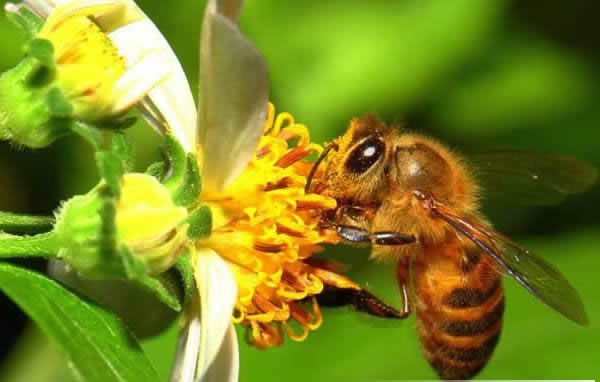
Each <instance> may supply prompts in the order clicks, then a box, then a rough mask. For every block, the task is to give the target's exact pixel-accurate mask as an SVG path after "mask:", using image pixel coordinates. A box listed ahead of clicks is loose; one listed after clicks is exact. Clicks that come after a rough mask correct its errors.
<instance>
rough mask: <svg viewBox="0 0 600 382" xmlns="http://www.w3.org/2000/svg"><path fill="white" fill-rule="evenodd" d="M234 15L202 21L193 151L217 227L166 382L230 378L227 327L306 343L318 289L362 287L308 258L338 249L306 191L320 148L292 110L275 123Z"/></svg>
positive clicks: (324, 203) (321, 202)
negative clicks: (327, 246) (311, 159)
mask: <svg viewBox="0 0 600 382" xmlns="http://www.w3.org/2000/svg"><path fill="white" fill-rule="evenodd" d="M240 9H241V2H240V1H238V2H236V1H233V2H232V1H217V0H213V1H209V2H208V4H207V6H206V10H205V14H204V21H203V26H202V37H201V43H200V95H199V107H198V129H197V131H198V136H197V144H198V156H199V162H200V165H201V168H202V180H203V182H202V183H203V190H202V195H201V200H200V202H201V203H204V204H206V205H208V206H210V208H211V211H212V217H213V218H212V219H213V224H212V232H211V234H210V236H209V237H208V238H204V239H200V240H198V241H197V242H196V253H195V254H194V255H193V259H192V263H193V267H194V272H195V279H196V284H197V288H198V295H199V299H196V300H194V301H193V303H192V305H191V306H190V307H188V310H187V314H186V318H185V321H184V327H183V329H182V332H181V334H180V340H179V345H178V355H177V357H176V364H175V367H174V370H173V373H172V376H171V381H173V382H175V381H178V382H179V381H185V382H187V381H213V380H214V381H236V380H237V376H238V367H239V366H238V348H237V346H238V345H237V339H236V332H235V330H234V328H233V325H232V322H234V323H240V324H242V325H243V326H245V327H247V330H248V334H249V335H248V336H247V337H248V338H249V340H250V342H251V343H252V344H253V345H254V346H256V347H258V348H268V347H272V346H277V345H280V344H281V343H282V342H283V340H284V338H285V336H286V335H287V336H288V337H290V338H291V339H293V340H303V339H305V338H306V336H307V335H308V333H309V332H310V331H311V330H314V329H316V328H318V327H319V325H320V324H321V314H320V309H319V306H318V303H317V301H316V298H315V296H316V295H317V294H319V293H321V292H322V290H323V287H324V285H333V286H336V287H338V288H349V289H360V286H359V285H357V284H355V283H354V282H352V281H351V280H349V279H347V278H345V277H343V276H340V275H338V274H336V273H335V272H333V271H332V270H331V269H329V267H328V264H327V262H317V261H314V260H313V259H311V256H312V255H313V254H314V253H316V252H318V251H320V250H321V246H320V245H321V244H324V243H335V242H337V236H336V234H335V232H333V231H331V230H329V229H324V228H321V226H320V225H319V220H320V216H321V211H322V210H323V209H331V208H335V206H336V202H335V200H333V199H331V198H328V197H324V196H321V195H315V194H308V195H307V194H305V191H304V187H305V184H306V177H307V175H308V173H309V171H310V168H311V167H312V163H311V162H309V161H308V160H307V157H308V156H310V155H311V154H312V155H314V154H319V153H321V152H322V150H323V148H322V147H321V146H319V145H316V144H314V143H310V139H309V134H308V130H307V128H306V127H305V126H303V125H301V124H297V123H296V122H295V121H294V118H293V117H292V116H291V115H290V114H288V113H281V114H279V115H277V116H276V115H275V108H274V107H273V106H272V105H271V104H269V103H268V91H267V89H268V75H267V68H266V64H265V62H264V59H263V58H262V56H261V55H260V53H259V52H258V51H257V50H256V48H255V47H254V45H253V44H252V43H251V42H250V41H249V40H248V39H247V38H246V37H244V36H243V35H242V34H241V32H240V31H239V29H238V27H237V24H236V22H237V19H238V17H239V14H240ZM173 102H176V99H174V100H173ZM190 128H193V126H190ZM317 176H319V174H317ZM232 314H233V316H232ZM297 328H298V329H297Z"/></svg>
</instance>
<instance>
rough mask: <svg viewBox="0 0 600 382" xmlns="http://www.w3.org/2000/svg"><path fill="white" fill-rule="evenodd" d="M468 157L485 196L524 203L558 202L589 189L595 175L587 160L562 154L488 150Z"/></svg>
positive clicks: (547, 203) (542, 203) (596, 175)
mask: <svg viewBox="0 0 600 382" xmlns="http://www.w3.org/2000/svg"><path fill="white" fill-rule="evenodd" d="M468 160H469V162H470V163H471V164H472V167H473V168H474V169H475V172H476V175H477V176H478V178H479V181H480V184H481V185H482V187H483V188H484V191H485V194H486V196H487V195H489V196H491V197H502V199H503V200H510V201H517V202H521V203H525V204H533V205H551V204H557V203H560V202H561V201H562V200H563V199H564V198H565V197H566V196H567V195H570V194H576V193H580V192H583V191H585V190H587V189H589V188H590V187H591V186H592V185H593V184H594V183H595V182H596V179H597V177H598V172H597V171H596V169H595V168H594V167H592V166H591V165H590V164H588V163H587V162H584V161H582V160H579V159H576V158H573V157H569V156H564V155H552V154H543V153H534V152H527V151H516V150H513V151H491V152H487V153H478V154H471V155H470V156H469V157H468Z"/></svg>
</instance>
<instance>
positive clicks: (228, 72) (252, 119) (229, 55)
mask: <svg viewBox="0 0 600 382" xmlns="http://www.w3.org/2000/svg"><path fill="white" fill-rule="evenodd" d="M241 6H242V1H231V0H230V1H226V0H221V1H217V0H212V1H209V2H208V4H207V7H206V11H205V15H204V21H203V25H202V37H201V41H200V95H199V100H198V130H197V142H198V144H199V150H200V152H199V155H200V158H201V161H202V167H203V169H202V171H203V173H202V174H203V186H204V188H205V190H206V191H208V192H211V191H212V192H214V191H219V190H221V189H222V188H223V187H224V186H225V185H226V184H227V183H228V182H230V181H231V180H233V179H234V178H235V177H236V176H237V175H239V173H240V172H241V171H242V170H243V169H244V167H245V166H246V165H247V164H248V162H249V161H250V159H251V158H252V155H253V153H254V150H255V149H256V145H257V144H258V141H259V139H260V136H261V134H262V129H263V124H264V121H265V118H266V112H267V102H268V99H269V90H268V88H269V80H268V73H267V65H266V63H265V60H264V59H263V57H262V56H261V54H260V53H259V52H258V50H257V49H256V47H255V46H254V45H253V44H252V42H250V41H249V40H248V39H247V38H246V37H245V36H244V35H243V34H242V33H241V32H240V30H239V29H238V26H237V24H236V22H237V18H238V16H239V13H240V9H241Z"/></svg>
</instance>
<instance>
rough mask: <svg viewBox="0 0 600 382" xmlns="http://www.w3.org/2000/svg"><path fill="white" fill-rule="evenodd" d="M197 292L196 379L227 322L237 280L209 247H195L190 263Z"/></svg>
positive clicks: (211, 357)
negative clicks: (198, 303)
mask: <svg viewBox="0 0 600 382" xmlns="http://www.w3.org/2000/svg"><path fill="white" fill-rule="evenodd" d="M194 276H195V279H196V286H197V287H198V293H199V294H200V317H201V323H202V328H201V336H200V351H199V354H198V365H197V368H196V380H200V381H202V380H203V378H204V375H205V374H206V373H207V371H208V369H209V367H210V366H211V364H212V363H213V361H214V360H215V357H216V356H217V354H218V352H219V349H220V348H221V344H222V343H223V338H224V337H225V334H226V332H227V328H229V326H230V324H231V315H232V313H233V307H234V305H235V302H236V299H237V284H236V281H235V279H234V277H233V274H232V273H231V270H230V268H229V265H228V264H227V263H226V262H225V261H224V260H223V259H222V258H221V257H220V256H219V255H217V253H216V252H215V251H213V250H212V249H206V248H204V249H199V250H198V251H197V252H196V259H195V264H194Z"/></svg>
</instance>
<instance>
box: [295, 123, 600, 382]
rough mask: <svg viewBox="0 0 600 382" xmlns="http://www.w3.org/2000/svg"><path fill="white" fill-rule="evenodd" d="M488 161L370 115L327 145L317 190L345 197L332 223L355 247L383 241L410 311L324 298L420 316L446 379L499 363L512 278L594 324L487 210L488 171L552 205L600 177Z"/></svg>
mask: <svg viewBox="0 0 600 382" xmlns="http://www.w3.org/2000/svg"><path fill="white" fill-rule="evenodd" d="M326 156H328V160H327V163H326V166H324V170H323V169H321V170H320V172H319V174H318V176H317V172H318V171H319V170H318V169H319V164H320V163H321V162H322V161H323V159H324V158H325V157H326ZM478 163H479V164H480V165H479V167H477V170H478V174H475V169H473V168H472V166H470V165H469V163H468V162H467V161H466V160H465V159H463V158H462V157H461V156H459V155H458V154H456V153H454V152H452V151H450V150H449V149H447V148H446V147H444V146H443V145H441V144H440V143H438V142H436V141H434V140H432V139H430V138H426V137H424V136H420V135H416V134H411V133H408V132H405V131H403V130H402V129H400V128H397V127H395V126H391V125H387V124H384V123H382V122H380V121H379V120H377V119H376V118H375V117H373V116H367V117H365V118H360V119H354V120H352V121H351V123H350V127H349V129H348V130H347V131H346V133H345V134H344V135H342V136H341V137H339V138H338V139H336V140H335V141H333V142H332V143H331V144H330V145H329V146H328V147H327V148H326V150H325V151H324V152H323V154H322V155H321V156H320V157H319V158H318V160H317V162H315V164H314V166H313V168H312V170H311V173H310V174H309V177H308V179H309V180H308V182H307V186H306V191H307V192H308V191H311V190H312V191H314V192H319V193H322V194H324V195H328V196H331V197H333V198H335V199H336V200H337V202H338V206H337V207H336V209H335V210H334V211H328V212H327V213H326V215H325V216H324V218H323V220H324V222H325V224H326V225H329V226H331V227H333V228H335V229H336V230H337V233H338V235H339V236H340V238H341V239H342V240H343V241H346V242H350V243H358V244H360V243H363V244H367V245H371V246H372V247H373V252H372V257H373V258H375V259H380V260H393V261H394V262H395V264H396V277H397V281H398V285H399V287H400V290H401V292H402V296H403V299H404V303H403V306H402V307H401V308H400V309H399V310H397V309H395V308H393V307H391V306H389V305H387V304H385V303H384V302H382V301H381V300H379V299H378V298H377V297H375V296H373V295H371V294H369V293H368V292H366V291H362V292H360V293H358V292H351V291H339V290H338V291H335V290H329V291H326V293H325V295H324V296H323V299H324V300H329V303H330V305H331V304H333V305H344V304H351V305H354V306H355V307H356V309H357V310H360V311H363V312H366V313H369V314H373V315H376V316H381V317H391V318H405V317H408V315H409V314H410V312H411V310H413V309H414V310H415V311H416V315H417V328H418V334H419V337H420V340H421V344H422V348H423V352H424V355H425V357H426V359H427V360H428V361H429V363H430V364H431V366H432V367H433V368H434V369H435V371H436V372H437V374H438V375H439V376H440V377H441V378H443V379H469V378H472V377H473V376H475V375H476V374H477V373H478V372H479V371H480V370H481V369H482V368H483V367H484V366H485V364H486V363H487V361H488V360H489V358H490V356H491V355H492V352H493V350H494V348H495V346H496V344H497V343H498V339H499V336H500V331H501V328H502V317H503V312H504V297H503V288H502V274H507V275H509V276H511V277H512V278H514V279H515V280H516V281H517V282H518V283H519V284H521V285H522V286H523V287H524V288H525V289H527V290H528V291H529V292H530V293H531V294H533V295H534V296H535V297H537V298H538V299H539V300H541V301H542V302H543V303H545V304H546V305H548V306H550V307H551V308H553V309H554V310H556V311H557V312H558V313H560V314H562V315H563V316H565V317H566V318H568V319H570V320H572V321H574V322H576V323H578V324H580V325H586V324H587V322H588V318H587V315H586V312H585V309H584V306H583V303H582V301H581V299H580V297H579V295H578V294H577V292H576V291H575V289H574V288H573V287H572V286H571V284H570V283H569V282H568V281H567V280H566V278H565V277H564V276H563V275H562V274H561V273H560V272H559V271H558V270H557V269H556V268H555V267H554V266H552V265H550V264H549V263H547V262H546V261H544V260H543V259H541V258H540V257H538V256H536V255H534V254H533V253H531V252H529V251H528V250H526V249H524V248H522V247H521V246H520V245H518V244H517V243H515V242H514V241H512V240H511V239H509V238H507V237H506V236H503V235H502V234H500V233H499V232H497V231H495V230H494V229H493V228H492V226H491V225H490V223H489V222H488V221H487V220H486V218H485V217H484V216H483V215H482V214H481V212H480V203H479V200H480V193H481V190H480V186H479V183H478V180H477V179H476V175H481V174H484V173H488V174H490V175H492V176H491V179H495V180H496V184H497V186H498V187H500V185H501V184H504V185H506V184H511V181H515V182H514V183H513V184H514V187H513V189H512V190H511V195H516V194H519V195H522V196H525V197H531V198H534V201H535V202H541V203H546V202H547V203H552V202H557V201H559V200H560V199H562V198H564V196H566V195H567V194H572V193H577V192H582V191H584V190H586V189H587V188H589V187H590V186H591V185H592V184H593V183H594V182H595V180H596V176H597V175H596V170H595V169H594V168H593V167H591V166H590V165H588V164H586V163H584V162H582V161H579V160H576V159H573V158H569V157H563V156H551V155H545V154H527V153H524V152H516V151H515V152H494V153H490V154H489V155H488V156H482V157H480V158H479V162H478ZM313 179H314V181H313ZM317 179H319V182H317ZM311 181H312V185H311ZM315 183H316V184H315ZM311 187H312V188H311ZM515 188H518V189H515ZM516 191H519V192H516ZM411 296H413V297H414V299H413V300H411Z"/></svg>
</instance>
